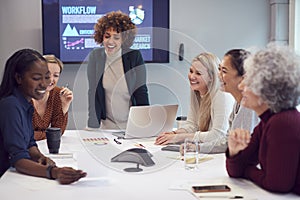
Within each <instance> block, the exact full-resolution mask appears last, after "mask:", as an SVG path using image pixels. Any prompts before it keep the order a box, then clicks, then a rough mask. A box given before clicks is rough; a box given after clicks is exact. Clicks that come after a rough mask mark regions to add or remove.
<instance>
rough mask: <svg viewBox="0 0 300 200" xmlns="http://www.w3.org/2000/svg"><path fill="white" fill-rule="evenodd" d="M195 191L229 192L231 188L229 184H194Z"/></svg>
mask: <svg viewBox="0 0 300 200" xmlns="http://www.w3.org/2000/svg"><path fill="white" fill-rule="evenodd" d="M192 188H193V191H194V192H195V193H204V192H229V191H230V190H231V189H230V187H229V186H228V185H203V186H192Z"/></svg>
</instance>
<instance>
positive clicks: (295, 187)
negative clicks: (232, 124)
mask: <svg viewBox="0 0 300 200" xmlns="http://www.w3.org/2000/svg"><path fill="white" fill-rule="evenodd" d="M245 70H246V75H245V77H244V80H243V81H242V82H241V83H240V85H239V88H240V89H241V90H243V92H242V94H243V98H242V101H241V105H242V106H245V107H247V108H250V109H252V110H254V111H255V112H256V114H257V115H258V116H259V117H260V120H261V121H260V123H259V124H258V125H257V126H256V127H255V129H254V132H253V134H252V135H250V133H249V131H248V130H243V129H236V130H233V131H231V132H230V135H229V138H228V150H227V152H226V156H227V159H226V167H227V172H228V174H229V176H231V177H236V178H246V179H249V180H251V181H253V182H254V183H256V184H257V185H258V186H260V187H262V188H264V189H266V190H269V191H271V192H282V193H287V192H294V193H296V194H298V195H300V148H299V144H300V135H299V133H300V126H299V124H300V113H299V112H298V111H297V109H296V106H297V105H299V103H300V84H299V80H300V58H299V56H297V55H296V54H295V52H293V51H292V50H290V49H288V47H283V46H276V45H274V44H272V45H268V47H267V48H266V49H263V50H260V51H258V52H257V53H255V54H254V55H252V56H250V57H249V58H248V59H247V60H246V61H245Z"/></svg>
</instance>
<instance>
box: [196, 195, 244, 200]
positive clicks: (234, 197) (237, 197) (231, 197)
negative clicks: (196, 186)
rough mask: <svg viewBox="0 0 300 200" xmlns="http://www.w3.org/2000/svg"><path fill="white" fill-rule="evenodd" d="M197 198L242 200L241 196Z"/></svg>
mask: <svg viewBox="0 0 300 200" xmlns="http://www.w3.org/2000/svg"><path fill="white" fill-rule="evenodd" d="M197 197H199V198H214V199H243V198H244V197H243V196H217V195H215V196H208V195H207V196H197Z"/></svg>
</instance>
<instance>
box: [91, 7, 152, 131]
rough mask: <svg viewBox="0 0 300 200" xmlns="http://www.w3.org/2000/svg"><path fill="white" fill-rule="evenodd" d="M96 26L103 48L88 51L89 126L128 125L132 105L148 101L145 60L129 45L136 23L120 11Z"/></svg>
mask: <svg viewBox="0 0 300 200" xmlns="http://www.w3.org/2000/svg"><path fill="white" fill-rule="evenodd" d="M94 29H95V33H94V39H95V41H96V42H97V43H98V44H100V45H102V46H103V47H104V48H96V49H94V50H93V51H92V52H91V53H90V54H89V60H88V66H87V75H88V82H89V90H88V98H89V106H88V110H89V113H88V127H89V128H99V126H100V128H102V129H125V128H126V124H127V119H128V113H129V108H130V106H139V105H149V100H148V89H147V86H146V69H145V65H144V60H143V58H142V55H141V53H140V51H138V50H133V49H130V47H131V46H132V44H133V41H134V38H135V35H136V32H137V30H136V26H135V24H134V23H132V22H131V19H130V17H129V16H128V15H126V14H124V13H122V12H121V11H117V12H110V13H108V14H106V15H104V16H102V17H101V18H100V19H99V20H98V22H97V23H96V24H95V26H94Z"/></svg>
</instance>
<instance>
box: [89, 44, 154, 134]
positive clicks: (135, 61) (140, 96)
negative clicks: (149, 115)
mask: <svg viewBox="0 0 300 200" xmlns="http://www.w3.org/2000/svg"><path fill="white" fill-rule="evenodd" d="M105 62H106V54H105V49H104V48H96V49H94V50H93V51H92V52H91V53H90V54H89V61H88V65H87V76H88V82H89V90H88V102H89V105H88V127H91V128H98V127H99V125H100V122H101V119H104V120H105V119H106V105H105V90H104V88H103V84H102V79H103V74H104V68H105ZM122 62H123V68H124V72H125V79H126V82H127V87H128V90H129V91H128V92H129V94H130V96H131V103H132V105H133V106H141V105H149V99H148V89H147V86H146V69H145V65H144V60H143V57H142V55H141V53H140V51H138V50H132V49H128V50H122ZM128 105H129V102H128Z"/></svg>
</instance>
